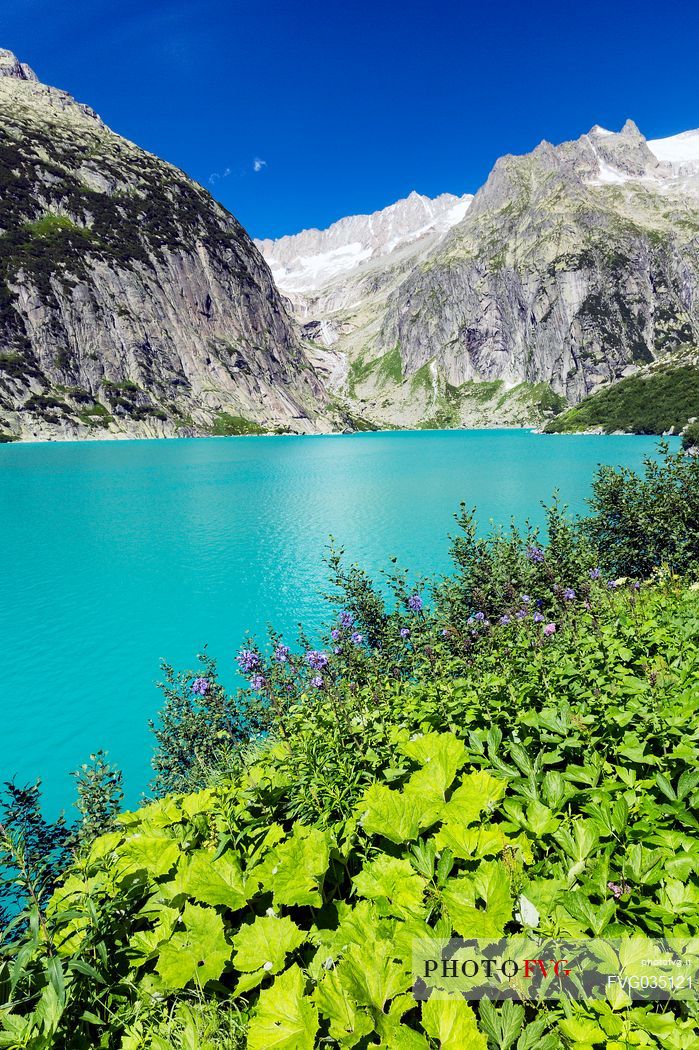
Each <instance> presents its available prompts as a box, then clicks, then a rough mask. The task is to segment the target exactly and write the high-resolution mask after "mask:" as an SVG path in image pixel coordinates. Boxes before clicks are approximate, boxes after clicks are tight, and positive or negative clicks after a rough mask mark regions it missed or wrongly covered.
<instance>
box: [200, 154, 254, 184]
mask: <svg viewBox="0 0 699 1050" xmlns="http://www.w3.org/2000/svg"><path fill="white" fill-rule="evenodd" d="M266 167H267V161H266V160H263V159H262V157H255V159H254V160H253V162H252V164H245V165H243V166H242V167H239V168H224V169H223V171H212V172H211V174H210V175H209V184H210V185H211V186H213V185H214V184H215V183H217V182H220V180H221V179H227V178H229V177H230V176H233V177H234V178H236V179H242V178H244V177H245V176H246V175H249V174H250V173H251V172H255V174H257V173H258V172H260V171H262V169H263V168H266Z"/></svg>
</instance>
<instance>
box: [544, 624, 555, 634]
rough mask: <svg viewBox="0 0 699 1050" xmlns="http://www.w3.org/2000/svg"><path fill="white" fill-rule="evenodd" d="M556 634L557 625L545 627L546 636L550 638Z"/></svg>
mask: <svg viewBox="0 0 699 1050" xmlns="http://www.w3.org/2000/svg"><path fill="white" fill-rule="evenodd" d="M555 633H556V625H555V623H547V624H546V626H545V627H544V634H545V635H549V636H550V635H552V634H555Z"/></svg>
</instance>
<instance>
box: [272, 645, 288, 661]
mask: <svg viewBox="0 0 699 1050" xmlns="http://www.w3.org/2000/svg"><path fill="white" fill-rule="evenodd" d="M290 652H291V650H290V649H289V646H288V645H278V646H277V648H276V649H275V650H274V659H275V660H276V661H277V663H278V664H285V663H286V661H287V660H288V659H289V653H290Z"/></svg>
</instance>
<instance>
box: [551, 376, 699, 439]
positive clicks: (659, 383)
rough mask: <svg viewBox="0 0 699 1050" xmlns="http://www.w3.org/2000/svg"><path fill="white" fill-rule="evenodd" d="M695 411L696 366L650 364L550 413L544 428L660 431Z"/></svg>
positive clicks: (698, 411) (698, 402)
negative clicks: (565, 410) (611, 384)
mask: <svg viewBox="0 0 699 1050" xmlns="http://www.w3.org/2000/svg"><path fill="white" fill-rule="evenodd" d="M693 416H699V367H697V366H696V365H693V364H684V365H668V366H662V365H661V366H656V367H654V368H653V369H648V370H646V371H643V372H639V373H638V374H636V375H633V376H629V377H628V378H627V379H622V380H620V381H619V382H618V383H615V384H614V386H610V387H606V388H605V389H604V390H599V391H598V392H597V393H594V394H591V395H590V397H587V398H585V399H584V400H583V401H581V402H580V404H579V405H576V406H575V408H571V409H569V410H568V411H567V412H563V413H561V414H560V415H559V416H556V418H555V419H552V420H551V422H550V423H548V424H547V426H546V428H545V433H547V434H571V433H576V432H579V431H583V430H591V429H594V428H597V427H602V428H603V429H604V430H605V431H607V432H612V431H615V430H626V431H631V432H632V433H635V434H662V433H664V432H665V431H667V430H669V429H670V428H671V427H674V428H675V430H681V429H682V427H684V426H685V424H686V423H687V420H688V419H690V418H691V417H693Z"/></svg>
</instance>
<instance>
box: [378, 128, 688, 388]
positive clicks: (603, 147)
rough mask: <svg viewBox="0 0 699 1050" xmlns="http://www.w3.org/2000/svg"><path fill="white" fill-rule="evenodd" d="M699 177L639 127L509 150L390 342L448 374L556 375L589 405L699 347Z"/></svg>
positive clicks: (389, 315) (460, 379)
mask: <svg viewBox="0 0 699 1050" xmlns="http://www.w3.org/2000/svg"><path fill="white" fill-rule="evenodd" d="M698 235H699V180H697V181H696V182H695V184H694V185H690V184H689V183H688V182H687V181H684V182H683V183H682V184H681V185H679V184H677V183H676V180H675V179H674V177H673V173H672V171H671V169H670V166H669V165H667V164H664V163H661V162H660V161H659V160H658V159H657V158H656V156H655V155H654V154H653V153H652V151H651V150H650V149H649V147H648V145H647V143H646V141H645V139H644V138H643V136H642V135H641V134H640V132H639V131H638V129H637V128H636V126H635V125H634V124H633V123H632V122H631V121H629V122H627V124H626V125H625V126H624V128H623V130H622V131H621V132H620V133H619V134H618V135H614V134H610V133H605V132H601V130H595V129H593V131H592V132H591V133H590V134H589V135H584V136H583V137H582V138H581V139H580V140H578V141H577V142H572V143H564V144H563V145H562V146H559V147H553V146H550V145H549V144H548V143H542V145H541V146H539V147H537V149H536V150H534V151H533V153H531V154H530V155H529V156H526V157H503V158H501V159H500V160H499V161H498V162H497V163H496V165H495V168H494V169H493V172H492V173H491V175H490V177H489V178H488V180H487V182H486V183H485V185H484V186H483V188H482V189H481V190H480V191H479V192H478V194H477V195H476V197H475V199H474V201H473V204H472V206H471V208H470V209H469V212H468V214H467V216H466V218H465V219H464V220H463V222H462V223H460V224H459V226H458V227H456V228H455V229H454V230H453V231H452V234H451V236H450V237H449V238H448V239H447V240H446V241H445V242H444V243H443V244H442V245H441V246H440V247H439V249H438V250H437V251H436V252H435V253H433V255H432V256H431V258H430V260H429V263H428V264H427V265H426V266H423V267H422V268H421V270H420V271H415V272H414V273H412V274H410V275H409V276H408V277H407V278H406V280H405V281H404V282H403V283H402V284H401V285H400V287H399V288H398V289H397V290H396V292H395V293H394V295H393V296H392V298H391V301H390V302H389V304H388V308H387V310H386V314H385V317H384V322H383V326H382V330H381V334H380V337H379V342H380V344H381V345H382V346H383V347H384V348H388V347H391V346H395V345H398V346H399V347H400V353H401V358H402V360H403V362H404V366H405V370H406V372H407V373H408V374H410V373H411V372H414V371H416V370H417V369H419V368H420V367H422V366H424V365H425V364H426V363H427V362H429V361H435V362H436V363H437V365H438V367H439V368H440V369H441V370H443V371H444V373H445V375H446V378H447V381H448V382H449V383H450V384H452V385H454V386H457V387H458V386H460V385H462V384H463V383H465V382H468V381H471V380H481V381H482V380H502V381H504V383H505V384H506V385H507V386H512V385H515V384H517V383H521V382H529V383H541V382H543V383H547V384H549V385H550V386H551V388H552V389H553V390H554V391H555V392H557V393H559V394H561V395H563V396H564V397H565V398H566V400H568V401H569V402H573V403H574V402H576V401H578V400H579V399H580V398H582V397H584V396H585V395H586V394H587V393H589V392H590V390H591V389H593V388H594V387H595V386H596V385H598V384H599V383H602V382H609V381H613V380H614V379H617V378H620V377H621V376H623V375H626V374H629V373H630V371H633V370H634V369H635V368H636V367H638V366H639V365H640V364H642V363H644V362H648V361H651V360H654V359H656V358H658V357H661V356H662V355H664V354H667V353H669V352H672V351H673V350H676V349H679V348H680V347H681V346H683V345H686V344H696V342H697V338H698V336H699V300H698V292H699V236H698Z"/></svg>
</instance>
